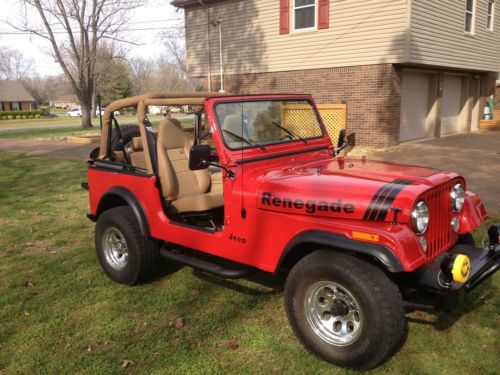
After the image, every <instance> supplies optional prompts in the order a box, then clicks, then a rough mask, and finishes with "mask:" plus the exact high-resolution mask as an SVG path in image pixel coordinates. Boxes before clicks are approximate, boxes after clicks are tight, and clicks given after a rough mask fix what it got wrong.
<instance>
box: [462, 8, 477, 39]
mask: <svg viewBox="0 0 500 375" xmlns="http://www.w3.org/2000/svg"><path fill="white" fill-rule="evenodd" d="M476 3H477V1H476V0H472V12H471V11H468V10H467V0H465V18H464V32H465V33H466V34H469V35H474V31H475V29H476ZM469 13H470V14H471V15H472V22H471V25H470V31H467V30H466V29H465V28H466V26H467V22H466V19H467V14H469Z"/></svg>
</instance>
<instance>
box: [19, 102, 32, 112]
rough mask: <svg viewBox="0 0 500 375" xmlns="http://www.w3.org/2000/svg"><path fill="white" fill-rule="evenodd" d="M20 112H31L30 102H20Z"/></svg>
mask: <svg viewBox="0 0 500 375" xmlns="http://www.w3.org/2000/svg"><path fill="white" fill-rule="evenodd" d="M21 110H22V111H29V110H31V103H30V102H22V103H21Z"/></svg>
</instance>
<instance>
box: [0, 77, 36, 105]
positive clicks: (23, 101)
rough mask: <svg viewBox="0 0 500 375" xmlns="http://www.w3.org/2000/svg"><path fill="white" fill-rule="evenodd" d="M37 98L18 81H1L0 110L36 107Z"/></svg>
mask: <svg viewBox="0 0 500 375" xmlns="http://www.w3.org/2000/svg"><path fill="white" fill-rule="evenodd" d="M34 103H35V99H34V98H33V97H32V96H31V95H30V93H29V92H28V91H26V89H25V88H24V87H23V86H22V85H21V83H19V82H18V81H10V80H5V81H0V110H1V111H21V110H22V111H28V110H31V109H34Z"/></svg>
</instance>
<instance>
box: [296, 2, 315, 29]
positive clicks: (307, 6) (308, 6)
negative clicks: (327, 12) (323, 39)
mask: <svg viewBox="0 0 500 375" xmlns="http://www.w3.org/2000/svg"><path fill="white" fill-rule="evenodd" d="M295 1H296V0H292V12H291V13H292V31H293V32H294V33H302V32H304V31H314V30H318V0H314V5H312V4H311V5H303V6H299V7H296V6H295ZM313 6H314V26H313V27H307V28H304V29H296V28H295V10H296V9H303V8H311V7H313Z"/></svg>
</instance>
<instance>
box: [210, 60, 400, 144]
mask: <svg viewBox="0 0 500 375" xmlns="http://www.w3.org/2000/svg"><path fill="white" fill-rule="evenodd" d="M401 77H402V70H401V68H399V67H395V66H393V65H392V64H381V65H365V66H357V67H342V68H326V69H313V70H297V71H288V72H271V73H259V74H241V75H228V76H225V79H224V82H225V86H226V91H227V92H228V93H229V94H263V93H305V94H312V95H313V97H314V98H315V99H316V101H317V102H318V103H320V104H322V103H324V104H332V103H342V102H346V103H347V114H348V117H347V128H348V129H349V131H353V132H356V142H357V143H358V145H360V146H372V147H386V146H391V145H395V144H397V143H398V139H399V120H400V104H401ZM219 82H220V79H219V77H218V76H216V77H212V89H213V90H216V89H218V88H219V87H220V84H219ZM206 87H207V79H205V88H206Z"/></svg>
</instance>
